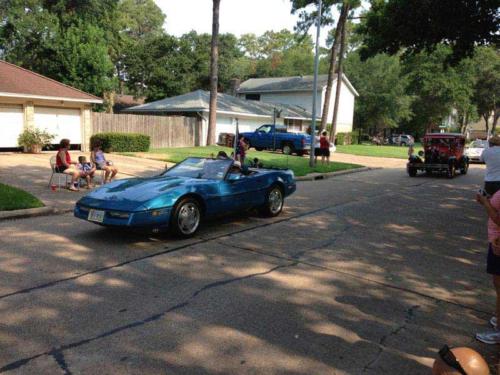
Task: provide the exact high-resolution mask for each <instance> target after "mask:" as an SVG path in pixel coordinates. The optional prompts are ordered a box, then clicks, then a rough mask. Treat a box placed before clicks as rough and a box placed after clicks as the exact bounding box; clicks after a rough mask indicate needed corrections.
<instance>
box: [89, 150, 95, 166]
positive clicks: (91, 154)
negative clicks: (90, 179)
mask: <svg viewBox="0 0 500 375" xmlns="http://www.w3.org/2000/svg"><path fill="white" fill-rule="evenodd" d="M90 161H91V162H92V164H94V165H95V164H96V162H95V151H92V152H91V153H90Z"/></svg>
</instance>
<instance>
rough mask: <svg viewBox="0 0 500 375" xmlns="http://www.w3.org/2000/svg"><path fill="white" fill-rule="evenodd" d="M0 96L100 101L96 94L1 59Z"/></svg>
mask: <svg viewBox="0 0 500 375" xmlns="http://www.w3.org/2000/svg"><path fill="white" fill-rule="evenodd" d="M0 96H8V97H17V98H19V97H21V98H32V99H52V100H65V101H74V102H84V103H102V99H101V98H98V97H97V96H94V95H91V94H87V93H86V92H83V91H81V90H78V89H75V88H74V87H71V86H68V85H65V84H64V83H61V82H58V81H55V80H53V79H50V78H47V77H45V76H42V75H40V74H38V73H35V72H32V71H30V70H27V69H24V68H21V67H19V66H17V65H14V64H11V63H8V62H6V61H3V60H0Z"/></svg>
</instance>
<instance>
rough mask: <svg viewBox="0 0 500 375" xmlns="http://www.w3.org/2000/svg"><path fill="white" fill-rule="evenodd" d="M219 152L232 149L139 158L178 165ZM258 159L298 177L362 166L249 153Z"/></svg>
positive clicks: (196, 149)
mask: <svg viewBox="0 0 500 375" xmlns="http://www.w3.org/2000/svg"><path fill="white" fill-rule="evenodd" d="M219 151H225V152H226V153H227V154H228V155H230V154H231V152H232V149H230V148H227V147H219V146H207V147H180V148H161V149H155V150H151V151H150V152H149V153H140V154H139V156H142V157H148V155H149V156H150V157H151V158H153V159H161V160H163V161H166V162H173V163H178V162H180V161H182V160H184V159H186V158H187V157H189V156H198V157H212V156H216V155H217V153H218V152H219ZM124 155H129V156H137V154H134V153H126V154H124ZM253 158H258V159H259V161H261V162H262V163H263V164H264V168H290V169H291V170H293V172H294V173H295V175H296V176H305V175H306V174H309V173H313V172H318V173H326V172H336V171H342V170H346V169H353V168H360V167H361V165H357V164H347V163H337V162H335V163H334V162H331V163H330V164H328V165H327V164H321V163H318V164H317V165H316V166H315V167H314V168H311V167H309V159H308V158H304V157H300V156H287V155H283V154H280V153H274V152H264V151H262V152H258V151H253V150H252V151H250V152H248V153H247V160H250V159H253Z"/></svg>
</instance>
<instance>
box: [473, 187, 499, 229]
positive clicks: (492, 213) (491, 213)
mask: <svg viewBox="0 0 500 375" xmlns="http://www.w3.org/2000/svg"><path fill="white" fill-rule="evenodd" d="M476 200H477V201H478V202H479V203H480V204H481V205H482V206H483V207H484V208H485V210H486V213H487V214H488V217H489V218H490V219H491V220H493V222H494V223H495V224H496V225H498V226H500V213H499V212H498V210H497V209H496V208H495V207H493V206H492V205H491V203H490V200H489V199H488V198H486V197H485V196H483V195H481V194H477V195H476Z"/></svg>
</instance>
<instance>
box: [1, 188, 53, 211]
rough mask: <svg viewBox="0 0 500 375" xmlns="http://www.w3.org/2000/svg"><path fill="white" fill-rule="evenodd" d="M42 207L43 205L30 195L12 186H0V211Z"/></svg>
mask: <svg viewBox="0 0 500 375" xmlns="http://www.w3.org/2000/svg"><path fill="white" fill-rule="evenodd" d="M37 207H43V203H42V202H40V200H39V199H38V198H35V197H34V196H33V195H31V194H30V193H28V192H26V191H24V190H21V189H18V188H15V187H13V186H9V185H4V184H0V211H12V210H20V209H23V208H37Z"/></svg>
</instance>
